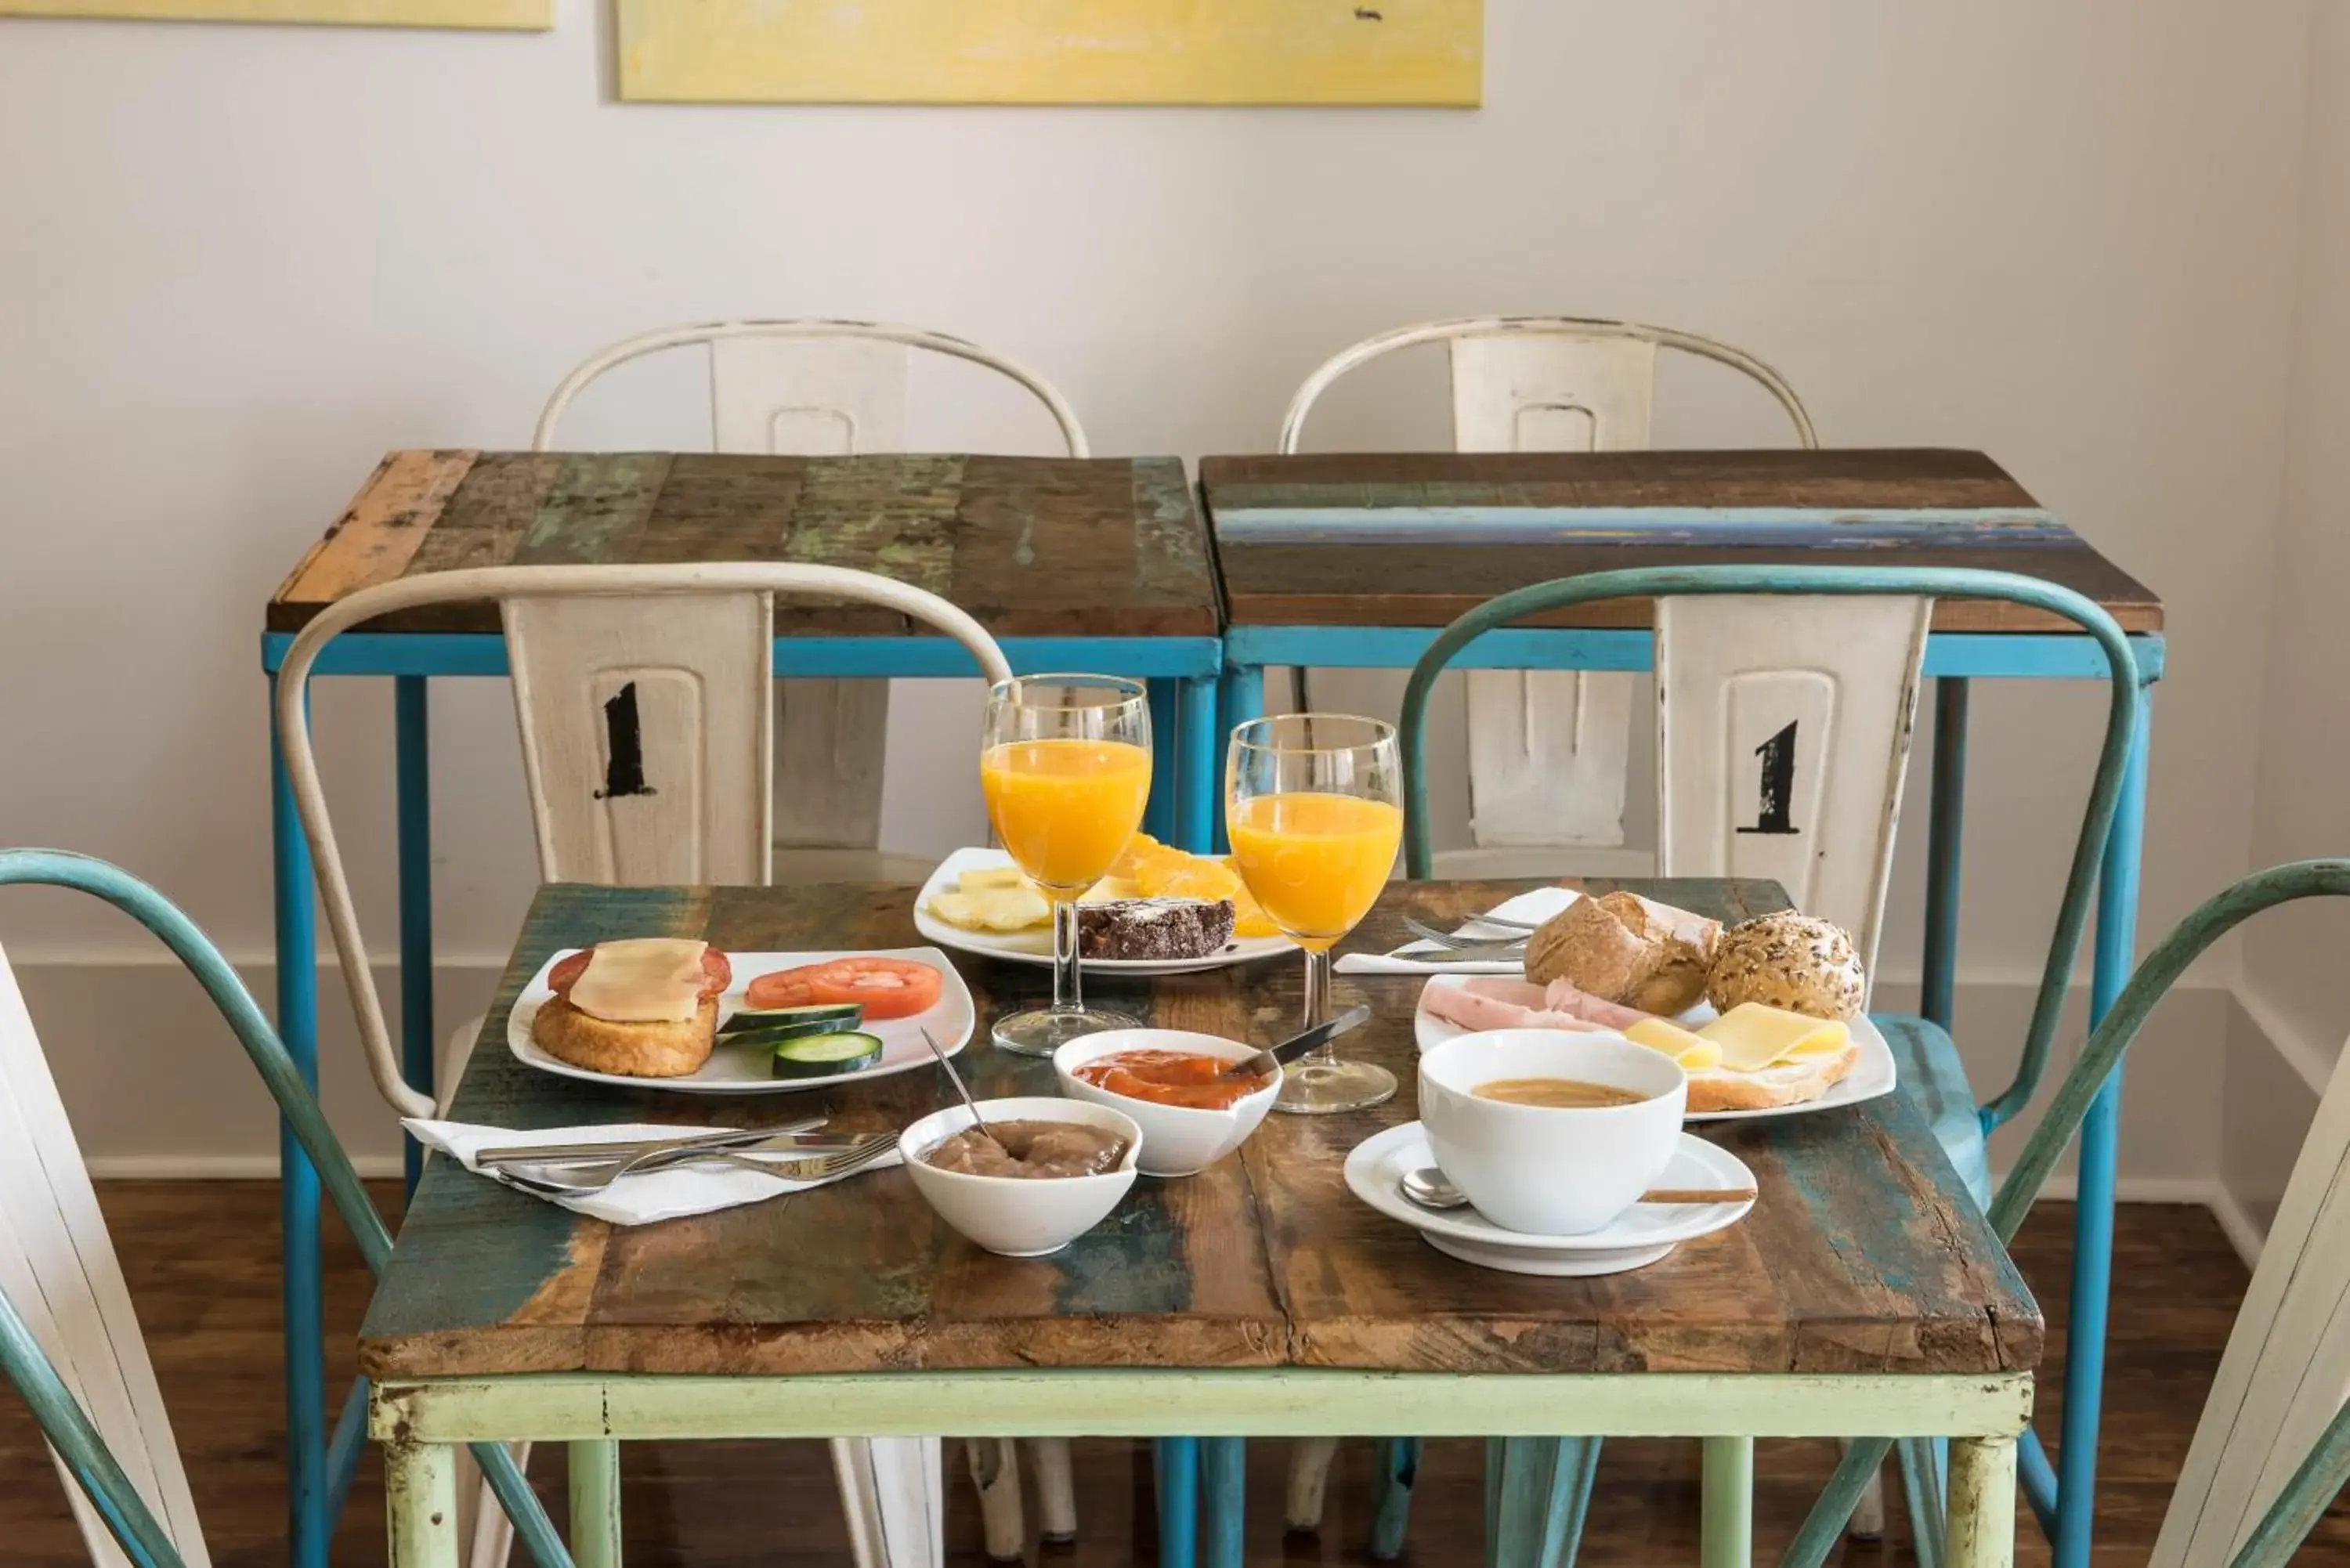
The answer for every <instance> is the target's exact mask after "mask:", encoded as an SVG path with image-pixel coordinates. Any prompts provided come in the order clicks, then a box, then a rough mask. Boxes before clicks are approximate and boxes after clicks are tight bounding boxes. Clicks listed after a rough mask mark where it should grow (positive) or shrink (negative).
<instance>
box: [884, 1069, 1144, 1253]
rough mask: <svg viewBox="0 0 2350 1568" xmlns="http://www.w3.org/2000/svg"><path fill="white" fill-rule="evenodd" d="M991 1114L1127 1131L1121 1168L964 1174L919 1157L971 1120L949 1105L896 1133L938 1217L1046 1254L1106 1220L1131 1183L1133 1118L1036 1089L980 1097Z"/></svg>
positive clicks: (971, 1233)
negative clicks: (1091, 1172) (1087, 1172)
mask: <svg viewBox="0 0 2350 1568" xmlns="http://www.w3.org/2000/svg"><path fill="white" fill-rule="evenodd" d="M979 1114H980V1116H982V1117H983V1118H984V1119H986V1120H988V1121H992V1122H995V1121H1003V1122H1014V1121H1037V1122H1076V1123H1077V1124H1079V1125H1080V1126H1083V1127H1100V1128H1101V1129H1102V1130H1103V1131H1105V1132H1113V1133H1116V1134H1118V1136H1119V1137H1122V1138H1124V1139H1126V1156H1125V1158H1122V1159H1121V1160H1119V1161H1118V1168H1117V1169H1116V1170H1109V1171H1105V1172H1103V1173H1102V1174H1101V1175H1099V1176H1060V1177H1036V1178H1031V1177H1018V1176H966V1175H964V1174H963V1173H962V1172H961V1171H959V1170H941V1169H940V1168H938V1167H937V1166H935V1165H931V1164H930V1163H928V1162H927V1161H925V1160H924V1159H923V1158H922V1156H923V1155H925V1154H928V1153H929V1152H930V1151H931V1149H933V1148H935V1147H938V1146H939V1145H940V1144H941V1143H943V1142H945V1141H946V1140H947V1139H948V1138H950V1137H953V1136H954V1135H955V1134H957V1133H959V1132H961V1131H962V1129H963V1128H965V1127H969V1126H971V1112H970V1110H969V1109H967V1108H966V1107H964V1106H948V1107H947V1108H946V1109H945V1110H942V1111H936V1112H933V1113H932V1114H931V1115H930V1116H924V1117H923V1118H922V1119H921V1120H920V1121H918V1122H916V1123H915V1124H914V1125H913V1126H912V1127H908V1128H907V1129H906V1130H905V1131H904V1132H902V1133H899V1135H898V1152H899V1155H900V1156H902V1157H903V1158H904V1159H905V1162H906V1171H907V1174H909V1175H910V1176H911V1177H912V1178H913V1179H914V1190H915V1191H917V1192H919V1193H920V1194H921V1195H922V1198H923V1199H924V1200H925V1201H926V1202H928V1203H929V1204H930V1206H931V1208H933V1209H935V1210H938V1213H939V1218H940V1219H941V1220H945V1221H946V1222H947V1223H948V1224H950V1225H951V1226H953V1227H954V1228H955V1229H956V1230H958V1231H962V1233H963V1234H964V1235H966V1236H968V1237H970V1238H971V1239H972V1241H976V1242H978V1243H979V1244H980V1245H981V1246H983V1247H984V1248H986V1249H987V1250H988V1251H991V1252H1001V1253H1002V1254H1003V1256H1005V1257H1007V1258H1041V1257H1043V1256H1044V1255H1045V1253H1047V1252H1057V1251H1060V1250H1061V1249H1062V1248H1064V1247H1066V1246H1067V1245H1068V1244H1069V1243H1070V1242H1072V1241H1076V1239H1077V1238H1078V1237H1079V1236H1082V1235H1084V1234H1085V1233H1086V1232H1087V1231H1090V1230H1092V1229H1093V1228H1094V1227H1095V1226H1096V1225H1097V1224H1099V1223H1100V1222H1101V1220H1102V1217H1103V1216H1104V1215H1106V1214H1107V1213H1108V1212H1109V1211H1110V1210H1113V1209H1115V1208H1117V1207H1118V1199H1121V1198H1124V1197H1125V1196H1126V1194H1127V1189H1128V1188H1131V1187H1132V1186H1133V1185H1134V1162H1135V1159H1136V1158H1137V1157H1138V1156H1139V1154H1140V1153H1141V1152H1142V1129H1141V1128H1140V1127H1137V1126H1135V1125H1134V1118H1133V1117H1131V1116H1126V1115H1123V1114H1122V1113H1120V1112H1118V1111H1114V1110H1112V1109H1110V1108H1109V1107H1108V1106H1089V1105H1082V1104H1080V1103H1078V1102H1076V1101H1075V1100H1064V1099H1056V1098H1055V1097H1054V1096H1050V1095H1033V1096H1026V1097H1024V1098H1021V1099H1012V1100H982V1101H980V1102H979Z"/></svg>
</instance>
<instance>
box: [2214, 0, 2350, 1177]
mask: <svg viewBox="0 0 2350 1568" xmlns="http://www.w3.org/2000/svg"><path fill="white" fill-rule="evenodd" d="M2309 72H2310V90H2309V103H2310V110H2309V123H2308V132H2307V140H2306V143H2305V147H2304V151H2303V171H2302V221H2301V239H2300V245H2299V248H2298V254H2297V267H2298V286H2297V287H2296V289H2295V292H2294V296H2293V297H2294V309H2293V333H2292V337H2293V356H2292V363H2291V376H2290V389H2291V390H2290V399H2291V400H2290V405H2289V413H2288V425H2287V433H2288V445H2287V449H2286V462H2285V490H2284V498H2283V501H2284V508H2283V514H2282V526H2281V528H2280V529H2279V532H2278V541H2277V555H2276V594H2275V600H2274V605H2273V608H2272V614H2271V618H2270V622H2269V628H2268V632H2269V639H2268V670H2267V676H2266V690H2267V695H2266V700H2265V702H2264V704H2263V714H2262V725H2261V739H2260V752H2259V764H2260V765H2259V788H2258V790H2257V792H2256V793H2255V794H2254V796H2253V809H2252V841H2251V863H2252V864H2253V865H2255V866H2268V865H2272V864H2274V863H2276V862H2278V861H2282V860H2292V859H2299V858H2301V857H2306V856H2318V855H2328V856H2332V855H2350V791H2345V774H2350V682H2345V680H2344V673H2345V668H2350V644H2345V640H2344V638H2343V635H2342V628H2343V623H2344V618H2345V616H2344V607H2345V593H2350V12H2345V10H2344V9H2343V8H2342V7H2340V6H2333V5H2321V6H2319V7H2318V9H2317V15H2316V19H2315V24H2314V31H2313V34H2312V47H2311V48H2310V51H2309ZM2345 951H2350V909H2345V908H2344V907H2343V905H2342V902H2341V901H2340V900H2335V899H2320V900H2313V901H2310V902H2306V903H2302V904H2296V905H2293V906H2292V907H2291V908H2289V909H2284V910H2282V911H2279V912H2276V913H2273V914H2271V915H2268V916H2266V917H2263V918H2262V919H2261V920H2260V921H2259V922H2258V923H2257V924H2256V925H2255V926H2253V927H2251V929H2250V932H2249V934H2248V936H2247V937H2246V939H2245V940H2244V944H2243V978H2242V982H2241V990H2242V993H2243V999H2244V1002H2245V1005H2246V1008H2247V1010H2248V1011H2249V1012H2251V1015H2252V1017H2253V1018H2254V1019H2255V1020H2257V1021H2258V1023H2259V1024H2260V1029H2259V1031H2258V1032H2257V1033H2256V1034H2255V1035H2254V1037H2253V1039H2254V1043H2255V1044H2258V1043H2259V1042H2262V1041H2264V1042H2265V1043H2266V1044H2268V1046H2269V1047H2270V1048H2272V1050H2274V1051H2276V1052H2278V1053H2281V1054H2282V1057H2283V1063H2282V1065H2283V1066H2285V1067H2286V1068H2289V1069H2290V1071H2287V1072H2279V1071H2277V1070H2276V1064H2272V1063H2270V1062H2267V1061H2264V1060H2260V1059H2259V1057H2258V1053H2257V1051H2256V1050H2255V1049H2254V1048H2253V1046H2250V1045H2246V1044H2242V1043H2241V1042H2240V1044H2239V1046H2238V1048H2237V1049H2236V1050H2235V1051H2234V1052H2232V1053H2231V1060H2230V1073H2229V1079H2228V1096H2229V1102H2230V1103H2229V1106H2228V1114H2227V1127H2228V1140H2227V1141H2228V1168H2227V1172H2226V1174H2227V1178H2228V1181H2229V1186H2230V1190H2231V1192H2232V1193H2233V1195H2234V1196H2235V1198H2236V1199H2237V1200H2238V1201H2239V1202H2240V1203H2241V1205H2242V1206H2243V1207H2244V1208H2245V1210H2247V1211H2248V1212H2249V1213H2251V1215H2252V1216H2253V1217H2254V1218H2255V1219H2256V1220H2262V1223H2263V1224H2264V1215H2265V1214H2266V1212H2267V1211H2269V1210H2272V1208H2273V1206H2274V1204H2275V1201H2276V1199H2277V1198H2278V1197H2279V1196H2281V1195H2282V1190H2283V1177H2284V1175H2285V1174H2286V1173H2287V1169H2286V1168H2281V1167H2280V1164H2279V1162H2278V1161H2277V1160H2276V1159H2274V1158H2266V1157H2264V1151H2266V1150H2269V1149H2272V1148H2274V1147H2280V1146H2282V1147H2298V1145H2299V1143H2300V1139H2301V1135H2302V1134H2303V1131H2304V1130H2305V1129H2306V1128H2307V1127H2308V1125H2309V1118H2310V1116H2312V1115H2313V1114H2314V1111H2315V1109H2316V1105H2317V1096H2318V1095H2319V1094H2320V1093H2321V1092H2322V1091H2323V1090H2324V1084H2325V1079H2326V1076H2327V1075H2329V1074H2330V1073H2331V1072H2332V1071H2333V1069H2334V1062H2335V1060H2336V1058H2337V1056H2338V1055H2339V1054H2340V1051H2341V1047H2342V1041H2343V1037H2344V1035H2345V1033H2350V992H2345V990H2344V988H2343V985H2342V967H2343V955H2344V953H2345Z"/></svg>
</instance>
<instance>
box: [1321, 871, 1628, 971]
mask: <svg viewBox="0 0 2350 1568" xmlns="http://www.w3.org/2000/svg"><path fill="white" fill-rule="evenodd" d="M1582 896H1583V895H1582V894H1580V893H1577V892H1576V891H1575V889H1574V888H1535V889H1534V891H1533V892H1531V893H1521V894H1519V895H1518V896H1517V897H1516V898H1508V899H1504V900H1503V902H1501V903H1499V904H1496V905H1494V906H1493V907H1492V909H1490V910H1488V911H1487V913H1489V914H1494V915H1499V916H1501V917H1502V918H1503V919H1510V920H1525V921H1529V922H1531V923H1533V924H1535V925H1539V924H1541V923H1542V922H1543V921H1544V920H1547V919H1550V918H1551V917H1552V916H1553V915H1555V914H1557V913H1558V912H1559V911H1560V910H1561V909H1565V908H1566V907H1567V906H1568V905H1569V904H1572V903H1574V902H1575V899H1577V898H1581V897H1582ZM1452 934H1453V935H1454V936H1457V937H1494V938H1500V939H1503V940H1506V939H1508V938H1511V937H1522V936H1523V935H1525V934H1526V933H1525V932H1523V931H1518V930H1512V929H1509V928H1508V927H1506V926H1488V925H1482V924H1480V923H1479V922H1477V921H1475V920H1471V921H1470V922H1469V923H1468V924H1466V925H1464V926H1461V927H1460V928H1458V929H1456V930H1454V931H1453V933H1452ZM1333 967H1334V968H1335V970H1336V972H1338V973H1340V974H1518V973H1522V972H1523V971H1524V969H1525V964H1524V963H1523V961H1520V960H1517V959H1460V958H1448V957H1447V956H1445V950H1444V949H1442V948H1440V947H1439V946H1438V945H1437V944H1436V943H1434V942H1427V941H1420V942H1406V943H1405V944H1404V945H1403V946H1401V947H1399V948H1398V949H1396V950H1395V951H1393V952H1391V953H1347V954H1346V955H1345V956H1343V957H1342V958H1340V959H1339V960H1338V961H1337V963H1336V965H1334V966H1333Z"/></svg>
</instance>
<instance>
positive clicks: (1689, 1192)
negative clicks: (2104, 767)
mask: <svg viewBox="0 0 2350 1568" xmlns="http://www.w3.org/2000/svg"><path fill="white" fill-rule="evenodd" d="M1396 1185H1397V1186H1398V1187H1399V1188H1400V1189H1402V1190H1403V1195H1404V1196H1405V1197H1406V1198H1408V1199H1410V1200H1411V1201H1412V1202H1414V1203H1417V1204H1419V1206H1420V1207H1421V1208H1422V1209H1434V1210H1446V1209H1466V1208H1468V1207H1469V1195H1468V1194H1467V1193H1465V1192H1463V1191H1461V1189H1459V1188H1458V1187H1455V1186H1454V1185H1453V1184H1452V1179H1451V1177H1449V1176H1447V1175H1445V1174H1444V1172H1443V1171H1441V1170H1440V1169H1438V1168H1436V1167H1435V1166H1432V1165H1423V1166H1421V1167H1420V1168H1419V1169H1417V1170H1407V1171H1405V1172H1404V1173H1403V1175H1402V1177H1401V1178H1399V1179H1398V1181H1397V1183H1396ZM1753 1197H1754V1189H1752V1188H1751V1187H1652V1188H1650V1189H1648V1191H1646V1192H1643V1193H1642V1194H1640V1199H1639V1200H1640V1201H1641V1202H1643V1203H1745V1202H1749V1201H1751V1200H1752V1199H1753Z"/></svg>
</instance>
